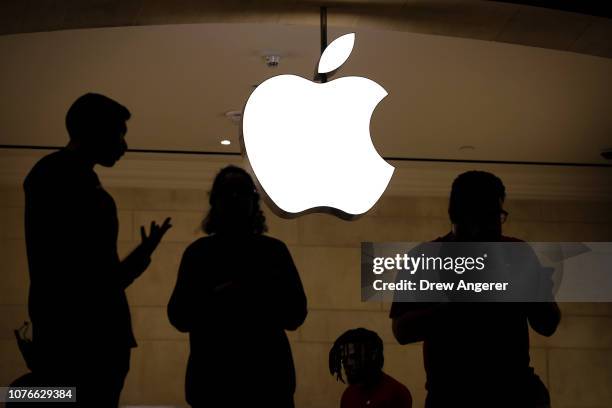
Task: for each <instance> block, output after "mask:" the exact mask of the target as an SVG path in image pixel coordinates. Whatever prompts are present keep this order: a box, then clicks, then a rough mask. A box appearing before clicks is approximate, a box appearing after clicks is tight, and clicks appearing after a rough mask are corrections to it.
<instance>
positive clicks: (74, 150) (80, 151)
mask: <svg viewBox="0 0 612 408" xmlns="http://www.w3.org/2000/svg"><path fill="white" fill-rule="evenodd" d="M63 150H64V151H66V152H68V153H70V154H72V155H73V157H74V158H75V159H76V160H77V161H78V162H79V164H81V165H83V167H86V168H87V169H90V170H93V168H94V166H95V164H96V163H95V161H94V160H93V159H92V158H91V157H90V156H89V155H88V154H87V152H86V150H85V149H84V148H83V146H81V145H80V144H79V143H77V142H75V141H74V140H71V141H70V142H68V144H67V145H66V146H65V147H64V149H63Z"/></svg>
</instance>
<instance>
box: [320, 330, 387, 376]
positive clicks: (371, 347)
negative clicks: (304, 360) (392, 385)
mask: <svg viewBox="0 0 612 408" xmlns="http://www.w3.org/2000/svg"><path fill="white" fill-rule="evenodd" d="M349 343H353V344H363V345H364V346H365V348H366V353H368V354H372V355H374V356H375V361H376V368H378V369H382V368H383V365H384V362H385V359H384V356H383V342H382V340H381V338H380V337H379V336H378V334H376V332H374V331H372V330H368V329H364V328H363V327H360V328H357V329H351V330H348V331H346V332H344V333H343V334H342V335H341V336H340V337H338V338H337V339H336V341H335V342H334V345H333V346H332V348H331V350H330V351H329V372H330V373H331V375H335V376H336V380H340V381H342V382H344V378H342V349H343V347H345V346H346V345H347V344H349Z"/></svg>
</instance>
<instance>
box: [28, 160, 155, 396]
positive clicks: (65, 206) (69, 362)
mask: <svg viewBox="0 0 612 408" xmlns="http://www.w3.org/2000/svg"><path fill="white" fill-rule="evenodd" d="M24 190H25V198H26V204H25V231H26V245H27V256H28V263H29V272H30V292H29V302H28V303H29V314H30V318H31V320H32V328H33V342H34V350H35V365H34V367H33V372H34V374H35V375H36V378H37V381H38V382H39V383H40V384H42V385H49V384H55V385H67V386H77V395H78V397H77V400H78V401H81V403H82V405H80V406H106V407H110V406H115V405H116V403H117V400H118V398H119V393H120V390H121V388H122V386H123V380H124V378H125V375H126V374H127V372H128V369H129V353H130V348H131V347H135V346H136V342H135V340H134V335H133V333H132V326H131V319H130V311H129V307H128V302H127V299H126V295H125V291H124V288H125V287H126V286H127V284H129V283H130V282H127V281H126V280H125V277H126V276H127V275H126V273H125V271H123V270H121V267H120V262H119V258H118V255H117V233H118V221H117V210H116V207H115V202H114V200H113V198H112V197H111V196H110V195H109V194H108V193H107V192H106V191H105V190H104V189H103V188H102V186H101V185H100V182H99V180H98V177H97V176H96V174H95V172H94V171H93V170H92V169H91V168H88V167H86V166H85V165H83V164H82V162H81V161H80V160H79V158H78V156H76V155H75V153H73V152H70V151H66V150H60V151H58V152H54V153H52V154H50V155H48V156H46V157H44V158H43V159H41V160H40V161H39V162H38V163H37V164H36V165H35V166H34V167H33V169H32V170H31V171H30V173H29V174H28V176H27V178H26V180H25V182H24ZM143 266H144V265H143ZM96 388H97V389H96ZM102 389H103V391H102ZM106 398H109V399H108V400H106ZM94 401H97V402H95V403H94ZM94 404H96V405H94ZM97 404H99V405H97ZM73 405H74V404H73Z"/></svg>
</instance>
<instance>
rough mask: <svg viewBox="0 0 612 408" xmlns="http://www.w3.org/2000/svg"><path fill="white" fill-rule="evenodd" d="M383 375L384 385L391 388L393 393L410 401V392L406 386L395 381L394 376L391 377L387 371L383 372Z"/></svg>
mask: <svg viewBox="0 0 612 408" xmlns="http://www.w3.org/2000/svg"><path fill="white" fill-rule="evenodd" d="M383 376H384V377H383V378H384V381H385V382H386V386H387V387H389V388H391V389H392V392H393V393H394V394H395V395H397V396H399V397H401V398H403V399H406V400H409V401H411V402H412V394H411V393H410V390H409V389H408V387H406V386H405V385H404V384H402V383H401V382H399V381H397V380H396V379H395V378H393V377H391V376H390V375H389V374H387V373H384V372H383Z"/></svg>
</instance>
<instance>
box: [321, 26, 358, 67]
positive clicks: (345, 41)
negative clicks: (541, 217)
mask: <svg viewBox="0 0 612 408" xmlns="http://www.w3.org/2000/svg"><path fill="white" fill-rule="evenodd" d="M353 45H355V33H350V34H344V35H343V36H341V37H338V38H336V39H335V40H334V41H332V42H331V44H329V45H328V46H327V48H325V51H323V54H322V55H321V59H320V60H319V69H318V70H319V73H320V74H326V73H328V72H332V71H334V70H336V69H338V68H339V67H340V65H342V64H344V62H345V61H346V60H347V59H348V57H350V55H351V52H352V51H353Z"/></svg>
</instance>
